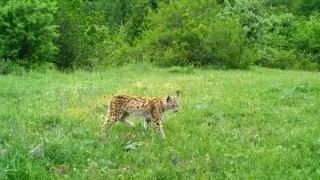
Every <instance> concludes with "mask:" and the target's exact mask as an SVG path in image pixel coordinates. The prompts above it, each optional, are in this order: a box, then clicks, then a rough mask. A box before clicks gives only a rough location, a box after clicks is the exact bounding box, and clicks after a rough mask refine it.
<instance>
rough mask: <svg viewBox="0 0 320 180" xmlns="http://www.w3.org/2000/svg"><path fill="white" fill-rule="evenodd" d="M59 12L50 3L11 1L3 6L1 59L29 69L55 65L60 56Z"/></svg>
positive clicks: (0, 11)
mask: <svg viewBox="0 0 320 180" xmlns="http://www.w3.org/2000/svg"><path fill="white" fill-rule="evenodd" d="M56 9H57V8H56V4H55V3H54V2H52V1H50V0H43V1H37V0H25V1H14V0H8V1H6V3H5V4H4V6H0V29H1V31H0V59H4V60H11V61H13V62H14V63H17V64H20V65H22V66H25V67H26V68H31V66H32V65H35V64H38V65H39V64H43V63H44V62H52V60H53V57H54V56H55V55H57V53H58V48H57V47H56V46H55V45H54V41H55V39H56V38H57V37H58V33H57V25H56V24H55V23H54V14H55V13H56Z"/></svg>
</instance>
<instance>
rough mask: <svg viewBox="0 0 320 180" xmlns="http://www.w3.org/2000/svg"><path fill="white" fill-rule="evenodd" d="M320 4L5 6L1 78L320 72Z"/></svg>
mask: <svg viewBox="0 0 320 180" xmlns="http://www.w3.org/2000/svg"><path fill="white" fill-rule="evenodd" d="M319 9H320V1H319V0H295V1H292V0H216V1H213V0H200V1H193V0H177V1H170V0H70V1H66V0H25V1H16V0H2V1H1V2H0V74H8V73H10V72H19V71H29V70H34V71H40V72H43V71H46V70H59V71H73V70H76V69H83V70H89V71H92V70H96V69H100V68H105V67H118V66H122V65H125V64H134V63H147V64H153V65H155V66H158V67H172V66H186V67H189V66H190V67H205V68H206V67H208V68H218V69H247V68H248V67H250V66H252V65H253V66H263V67H270V68H279V69H285V70H286V69H297V70H310V71H318V70H319V69H320V53H319V51H320V13H319Z"/></svg>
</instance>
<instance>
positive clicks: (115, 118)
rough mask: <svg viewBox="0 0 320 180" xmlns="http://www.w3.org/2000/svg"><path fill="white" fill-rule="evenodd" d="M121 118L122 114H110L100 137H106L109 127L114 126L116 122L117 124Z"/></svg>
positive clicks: (102, 127)
mask: <svg viewBox="0 0 320 180" xmlns="http://www.w3.org/2000/svg"><path fill="white" fill-rule="evenodd" d="M120 117H121V113H118V114H114V113H112V112H109V113H108V116H107V117H106V119H105V121H104V123H103V125H102V126H101V132H100V135H101V136H105V133H106V130H107V128H108V127H109V126H111V125H112V124H114V123H115V122H117V121H118V120H119V119H120Z"/></svg>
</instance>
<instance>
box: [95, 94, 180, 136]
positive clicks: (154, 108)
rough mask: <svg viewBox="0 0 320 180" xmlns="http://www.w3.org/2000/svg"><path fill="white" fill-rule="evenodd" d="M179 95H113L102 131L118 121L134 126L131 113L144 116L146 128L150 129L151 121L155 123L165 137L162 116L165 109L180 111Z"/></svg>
mask: <svg viewBox="0 0 320 180" xmlns="http://www.w3.org/2000/svg"><path fill="white" fill-rule="evenodd" d="M178 96H179V91H177V94H176V96H174V97H170V96H168V97H166V98H144V97H133V96H127V95H117V96H113V97H112V98H111V100H110V102H109V111H108V115H107V117H106V120H105V122H104V124H103V125H102V130H101V133H105V131H106V129H107V128H108V127H109V126H110V125H112V124H114V123H115V122H117V121H121V122H123V123H124V124H126V125H127V126H129V127H134V126H135V125H134V123H132V122H131V121H128V120H127V117H128V116H129V115H134V116H142V117H144V118H145V119H144V128H145V129H148V127H149V124H150V122H151V123H153V124H154V125H155V128H156V129H157V131H158V132H159V134H160V136H161V137H165V135H164V132H163V127H162V124H161V118H162V115H163V113H164V112H165V111H172V112H177V111H178Z"/></svg>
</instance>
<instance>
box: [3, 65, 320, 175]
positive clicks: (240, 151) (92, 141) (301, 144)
mask: <svg viewBox="0 0 320 180" xmlns="http://www.w3.org/2000/svg"><path fill="white" fill-rule="evenodd" d="M177 89H179V90H181V91H182V94H181V96H180V97H179V98H180V102H179V103H180V106H179V112H178V113H175V114H172V113H166V114H165V116H164V122H163V125H164V130H165V133H166V139H164V140H163V139H161V138H159V136H158V134H157V132H156V131H155V130H154V129H153V128H151V129H149V130H148V131H145V130H143V127H142V124H143V121H142V120H141V118H135V117H129V119H131V120H133V121H134V122H135V123H136V125H137V127H135V128H128V127H126V126H125V125H123V124H121V123H117V124H115V125H114V126H111V127H110V128H109V129H108V136H109V138H108V139H106V140H101V139H99V138H98V132H99V130H100V126H101V125H102V123H103V121H104V116H105V114H106V107H107V102H108V100H109V98H110V97H111V96H112V95H115V94H118V93H126V94H130V95H136V96H147V97H150V96H151V97H154V96H160V97H162V96H163V97H165V96H167V95H170V94H174V93H175V92H176V90H177ZM0 102H1V103H0V179H57V178H58V179H110V178H111V179H308V178H309V179H319V177H320V121H319V117H320V74H319V73H316V72H301V71H281V70H271V69H263V68H254V69H252V70H250V71H238V70H232V71H220V70H196V69H193V68H191V67H189V68H187V69H184V68H179V67H175V68H174V69H156V68H151V67H147V66H142V67H139V66H128V67H123V68H120V69H109V70H106V71H103V72H93V73H87V72H75V73H71V74H61V73H54V72H52V73H47V74H38V73H28V74H25V75H24V76H14V75H8V76H0ZM130 141H132V142H137V143H138V144H139V146H137V148H136V149H135V150H131V151H125V150H123V148H124V146H125V145H126V143H128V142H130ZM38 145H39V146H41V147H42V151H40V152H39V153H32V152H30V151H32V150H33V149H34V148H35V147H36V146H38Z"/></svg>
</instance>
